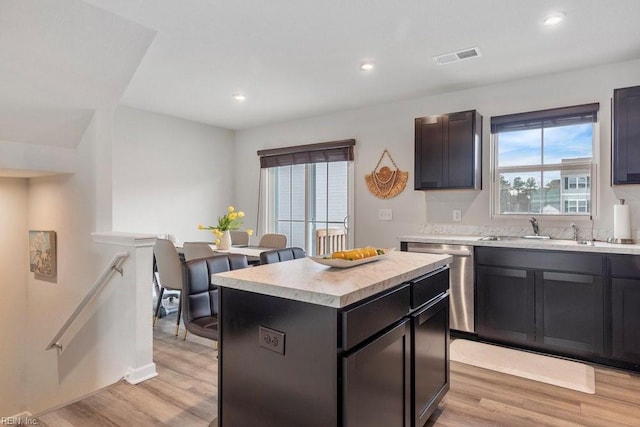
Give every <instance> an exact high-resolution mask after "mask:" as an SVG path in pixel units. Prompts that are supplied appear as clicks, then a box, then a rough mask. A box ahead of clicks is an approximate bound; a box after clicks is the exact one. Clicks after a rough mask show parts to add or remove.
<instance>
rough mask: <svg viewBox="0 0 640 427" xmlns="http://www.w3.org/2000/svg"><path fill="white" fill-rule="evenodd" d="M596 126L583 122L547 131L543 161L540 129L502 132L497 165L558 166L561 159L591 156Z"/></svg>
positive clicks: (545, 131)
mask: <svg viewBox="0 0 640 427" xmlns="http://www.w3.org/2000/svg"><path fill="white" fill-rule="evenodd" d="M592 134H593V126H592V124H591V123H583V124H578V125H572V126H559V127H551V128H546V129H544V159H543V158H542V156H541V146H542V144H541V139H542V132H541V130H540V129H532V130H523V131H515V132H503V133H501V134H500V136H499V140H498V166H499V167H504V166H525V165H540V164H545V165H549V164H559V163H561V161H562V159H573V158H578V157H591V156H592V147H593V135H592Z"/></svg>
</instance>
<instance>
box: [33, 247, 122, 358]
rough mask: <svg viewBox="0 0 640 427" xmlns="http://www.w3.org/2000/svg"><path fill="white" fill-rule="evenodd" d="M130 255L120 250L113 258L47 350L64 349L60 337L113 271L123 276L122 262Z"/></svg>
mask: <svg viewBox="0 0 640 427" xmlns="http://www.w3.org/2000/svg"><path fill="white" fill-rule="evenodd" d="M128 257H129V252H119V253H117V254H116V255H115V256H114V257H113V259H112V260H111V262H110V263H109V264H108V265H107V267H106V268H105V269H104V271H103V272H102V274H101V275H100V277H98V279H97V280H96V281H95V283H94V284H93V286H92V287H91V289H90V290H89V292H87V294H86V295H85V296H84V298H83V299H82V301H80V304H78V307H76V309H75V310H74V312H73V313H71V316H69V318H68V319H67V321H66V322H64V325H62V327H61V328H60V330H59V331H58V333H57V334H56V335H55V336H54V337H53V339H52V340H51V342H50V343H49V345H48V346H47V348H45V351H46V350H51V349H52V348H57V349H58V350H60V351H62V344H60V339H61V338H62V337H63V336H64V334H65V333H66V332H67V330H68V329H69V327H70V326H71V325H72V324H73V322H74V321H75V320H76V318H77V317H78V316H79V315H80V313H81V312H82V310H84V308H85V307H86V306H87V304H89V301H91V299H92V298H93V297H94V296H95V295H96V294H97V293H98V291H99V290H100V289H101V288H102V287H103V286H104V285H105V283H107V282H108V280H109V279H110V278H111V276H112V275H113V273H114V272H118V273H120V275H121V276H122V275H123V270H122V263H123V262H124V260H125V259H127V258H128Z"/></svg>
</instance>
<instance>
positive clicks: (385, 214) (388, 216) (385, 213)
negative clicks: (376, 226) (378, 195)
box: [378, 209, 393, 221]
mask: <svg viewBox="0 0 640 427" xmlns="http://www.w3.org/2000/svg"><path fill="white" fill-rule="evenodd" d="M378 219H379V220H380V221H391V220H392V219H393V210H391V209H378Z"/></svg>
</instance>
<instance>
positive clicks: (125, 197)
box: [112, 106, 244, 241]
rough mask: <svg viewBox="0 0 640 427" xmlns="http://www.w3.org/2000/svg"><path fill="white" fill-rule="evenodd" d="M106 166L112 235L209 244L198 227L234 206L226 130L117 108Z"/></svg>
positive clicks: (207, 236)
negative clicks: (109, 178)
mask: <svg viewBox="0 0 640 427" xmlns="http://www.w3.org/2000/svg"><path fill="white" fill-rule="evenodd" d="M112 162H113V230H115V231H125V232H141V233H151V234H167V233H169V234H173V235H175V236H177V237H178V239H180V240H182V241H189V240H196V241H197V240H201V241H202V240H208V241H211V240H212V236H211V235H210V234H208V233H206V232H204V231H198V230H197V226H198V224H213V223H214V221H215V220H216V218H217V216H218V215H222V214H224V213H225V212H226V209H227V206H228V205H229V204H232V203H233V201H234V197H235V193H234V187H233V179H234V177H235V175H234V152H233V133H232V132H231V131H229V130H225V129H220V128H216V127H213V126H208V125H204V124H201V123H196V122H192V121H188V120H183V119H178V118H175V117H170V116H165V115H162V114H155V113H151V112H147V111H142V110H137V109H134V108H129V107H122V106H121V107H118V108H117V110H116V113H115V124H114V142H113V158H112ZM240 169H241V170H243V169H244V165H242V164H241V165H240Z"/></svg>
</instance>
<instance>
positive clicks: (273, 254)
mask: <svg viewBox="0 0 640 427" xmlns="http://www.w3.org/2000/svg"><path fill="white" fill-rule="evenodd" d="M305 256H307V254H306V253H305V251H304V250H303V249H302V248H297V247H290V248H284V249H274V250H272V251H264V252H262V253H261V254H260V264H273V263H275V262H282V261H289V260H292V259H298V258H304V257H305Z"/></svg>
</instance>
